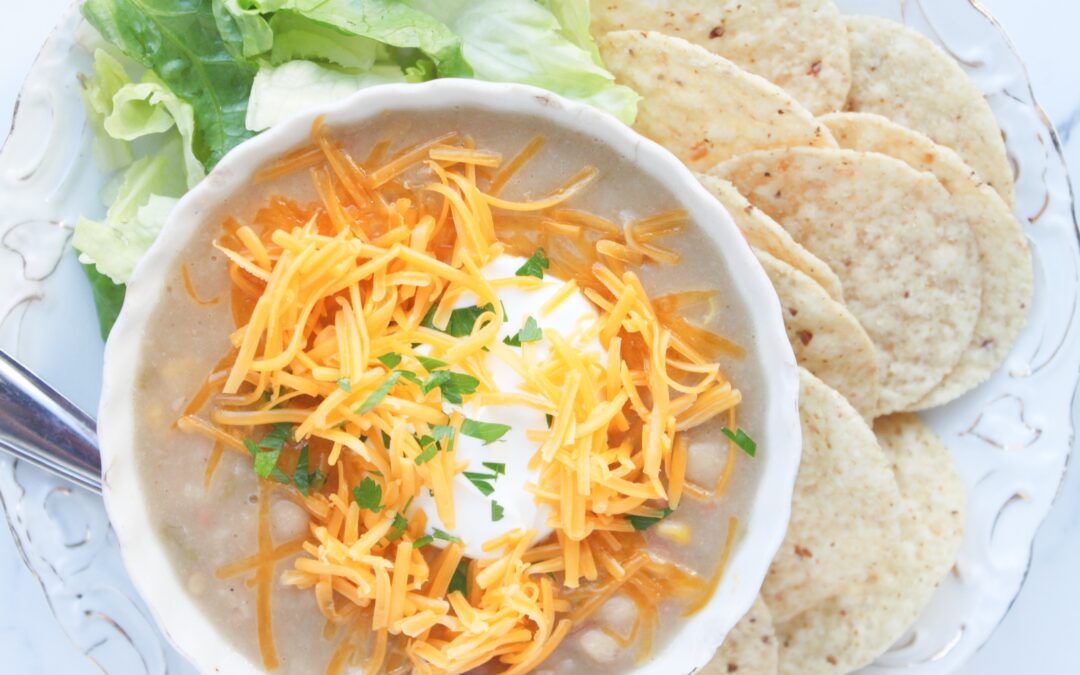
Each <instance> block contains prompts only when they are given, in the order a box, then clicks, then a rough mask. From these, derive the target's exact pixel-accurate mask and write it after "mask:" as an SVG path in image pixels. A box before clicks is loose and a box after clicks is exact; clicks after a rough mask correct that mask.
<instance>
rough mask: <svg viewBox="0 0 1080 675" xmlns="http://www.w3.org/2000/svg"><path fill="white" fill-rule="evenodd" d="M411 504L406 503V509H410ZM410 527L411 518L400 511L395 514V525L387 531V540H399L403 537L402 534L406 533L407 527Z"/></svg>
mask: <svg viewBox="0 0 1080 675" xmlns="http://www.w3.org/2000/svg"><path fill="white" fill-rule="evenodd" d="M408 508H409V505H408V504H406V505H405V510H408ZM407 527H409V519H408V518H406V517H405V516H403V515H401V514H400V513H395V514H394V525H393V527H391V528H390V531H389V532H387V533H386V541H397V540H398V539H400V538H401V535H403V534H405V529H406V528H407Z"/></svg>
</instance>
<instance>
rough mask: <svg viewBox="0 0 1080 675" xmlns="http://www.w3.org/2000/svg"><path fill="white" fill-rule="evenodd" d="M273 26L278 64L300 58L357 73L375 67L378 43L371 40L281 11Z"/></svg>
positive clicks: (272, 54)
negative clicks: (323, 62)
mask: <svg viewBox="0 0 1080 675" xmlns="http://www.w3.org/2000/svg"><path fill="white" fill-rule="evenodd" d="M270 26H271V28H273V30H274V48H273V49H272V50H271V52H270V61H271V62H272V63H274V64H275V65H280V64H282V63H285V62H286V61H294V60H300V59H303V60H308V61H325V62H327V63H331V64H336V65H339V66H341V67H342V68H348V69H351V70H357V71H363V70H368V69H369V68H371V67H372V66H373V65H375V56H376V52H377V51H378V47H379V43H378V42H376V41H375V40H372V39H371V38H366V37H361V36H359V35H350V34H349V33H345V32H343V31H341V30H340V29H337V28H334V27H333V26H328V25H326V24H324V23H319V22H318V21H313V20H311V19H308V18H306V17H304V16H302V15H300V14H295V13H293V12H278V13H277V14H275V15H274V18H272V19H271V20H270Z"/></svg>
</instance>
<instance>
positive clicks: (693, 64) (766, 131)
mask: <svg viewBox="0 0 1080 675" xmlns="http://www.w3.org/2000/svg"><path fill="white" fill-rule="evenodd" d="M598 45H599V47H600V53H601V54H602V55H603V57H604V63H605V64H606V65H607V67H608V70H610V71H611V72H612V73H614V75H615V79H616V80H617V81H618V82H619V83H621V84H625V85H627V86H629V87H631V88H632V89H634V90H635V91H636V92H638V93H639V94H641V96H642V99H641V103H640V104H639V106H638V118H637V122H636V123H635V124H634V128H635V129H637V130H638V131H640V132H641V133H642V134H644V135H646V136H648V137H649V138H651V139H653V140H655V141H656V142H658V143H660V144H661V145H663V146H664V147H666V148H667V149H668V150H670V151H671V152H673V153H674V154H675V155H676V156H677V157H678V158H679V159H681V160H682V161H683V162H685V163H686V164H687V165H688V166H690V168H692V169H696V170H698V171H704V170H706V169H708V168H710V167H712V166H713V165H715V164H716V163H717V162H721V161H723V160H725V159H728V158H731V157H734V156H735V155H738V154H741V153H744V152H749V151H751V150H760V149H765V148H781V147H791V146H799V145H809V146H822V147H836V143H835V141H833V139H832V137H830V136H829V132H828V131H827V130H826V129H825V127H824V125H822V124H821V123H819V122H818V121H817V120H816V119H814V116H813V115H811V114H810V112H809V111H808V110H806V109H805V108H803V107H802V106H801V105H799V104H798V103H797V102H796V101H795V99H794V98H792V97H791V95H790V94H788V93H787V92H785V91H784V90H783V89H781V88H780V87H777V86H776V85H775V84H773V83H772V82H769V81H768V80H766V79H764V78H761V77H758V76H757V75H751V74H750V73H748V72H746V71H745V70H742V69H741V68H739V67H738V66H736V65H735V64H734V63H732V62H731V61H728V60H727V59H725V58H722V57H720V56H717V55H716V54H713V53H712V52H710V51H708V50H707V49H705V48H703V47H698V46H697V45H693V44H690V43H689V42H687V41H686V40H682V39H679V38H675V37H670V36H667V35H663V34H661V33H650V32H641V31H617V32H614V33H608V34H607V35H605V36H603V37H601V38H600V39H599V40H598Z"/></svg>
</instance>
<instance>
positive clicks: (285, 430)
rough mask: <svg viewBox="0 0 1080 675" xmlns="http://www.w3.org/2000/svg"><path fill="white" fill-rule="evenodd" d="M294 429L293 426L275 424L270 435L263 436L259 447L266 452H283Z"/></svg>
mask: <svg viewBox="0 0 1080 675" xmlns="http://www.w3.org/2000/svg"><path fill="white" fill-rule="evenodd" d="M292 429H293V427H292V425H291V424H286V423H284V422H279V423H278V424H275V425H274V428H273V429H272V430H271V431H270V433H268V434H266V435H265V436H263V439H262V440H261V441H259V447H260V448H265V449H266V450H281V448H283V447H284V446H285V441H287V440H289V436H290V435H291V434H292Z"/></svg>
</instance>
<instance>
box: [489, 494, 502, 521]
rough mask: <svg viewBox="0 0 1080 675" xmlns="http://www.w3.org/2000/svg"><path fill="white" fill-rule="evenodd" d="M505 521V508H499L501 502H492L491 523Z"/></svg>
mask: <svg viewBox="0 0 1080 675" xmlns="http://www.w3.org/2000/svg"><path fill="white" fill-rule="evenodd" d="M502 519H503V507H501V506H499V502H497V501H495V500H494V499H492V500H491V522H493V523H497V522H499V521H500V520H502Z"/></svg>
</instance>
